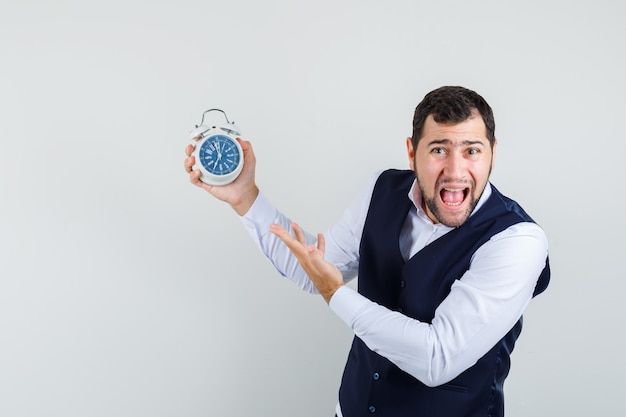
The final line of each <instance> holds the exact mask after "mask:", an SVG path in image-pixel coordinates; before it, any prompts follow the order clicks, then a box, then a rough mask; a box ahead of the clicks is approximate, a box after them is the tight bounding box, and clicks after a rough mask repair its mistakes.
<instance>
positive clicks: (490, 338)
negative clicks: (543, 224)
mask: <svg viewBox="0 0 626 417" xmlns="http://www.w3.org/2000/svg"><path fill="white" fill-rule="evenodd" d="M378 175H380V172H377V173H376V174H375V175H374V176H373V177H372V178H371V180H370V181H369V183H368V185H367V186H366V187H365V188H364V190H362V192H360V193H359V194H358V195H357V197H356V198H355V200H354V201H353V202H352V203H351V204H350V206H349V207H348V208H347V209H346V210H345V211H344V213H343V215H342V216H341V218H340V219H339V221H338V222H337V223H335V224H334V225H332V226H331V227H330V228H329V229H328V231H326V233H324V238H325V240H326V252H325V259H326V260H327V261H328V262H330V263H332V264H334V265H336V266H337V268H339V270H340V271H341V273H342V275H343V277H344V281H345V282H348V281H350V280H352V279H353V278H355V277H356V275H357V272H358V266H359V245H360V241H361V234H362V231H363V226H364V223H365V217H366V215H367V211H368V208H369V202H370V199H371V196H372V192H373V189H374V185H375V183H376V180H377V178H378ZM490 195H491V186H490V185H489V184H487V187H486V188H485V191H484V192H483V195H482V196H481V198H480V200H479V202H478V205H477V206H476V208H475V210H474V212H475V211H476V210H478V209H479V208H480V207H481V206H482V205H483V204H484V203H485V201H486V200H487V199H488V198H489V196H490ZM408 198H409V199H411V201H412V202H413V205H412V207H411V210H410V211H409V214H408V216H407V218H406V220H405V223H404V226H403V228H402V231H401V235H400V242H399V244H400V249H401V251H402V254H403V256H404V258H405V260H407V259H409V258H410V257H412V256H413V255H414V254H415V253H417V252H419V251H420V250H421V249H422V248H424V247H425V246H426V245H428V244H429V243H431V242H433V241H434V240H436V239H438V238H439V237H441V236H443V235H444V234H446V233H448V232H449V231H450V230H453V228H451V227H447V226H444V225H442V224H433V222H432V221H431V220H430V219H429V217H428V216H427V215H426V213H425V211H424V210H423V209H422V204H421V203H422V202H421V194H420V192H419V188H418V187H417V186H416V183H415V182H414V184H413V186H412V187H411V190H410V191H409V194H408ZM241 220H242V221H243V223H244V225H245V226H246V227H247V229H248V231H249V233H250V235H251V236H252V237H253V238H254V239H255V240H256V241H257V243H258V245H259V247H260V249H261V251H262V252H263V253H264V254H265V256H266V257H267V258H268V259H269V260H270V261H271V262H272V264H273V265H274V267H275V268H276V270H277V271H278V272H279V273H280V274H282V275H283V276H286V277H288V278H289V279H290V280H292V281H293V282H294V283H295V284H296V285H298V286H299V287H300V288H302V289H303V290H306V291H309V292H311V293H317V289H316V288H315V286H314V285H313V283H312V282H311V281H310V280H309V278H308V276H307V275H306V273H305V272H304V271H303V270H302V268H301V267H300V265H299V264H298V261H297V260H296V258H295V257H294V256H293V255H292V254H291V252H290V251H289V249H288V248H287V247H286V246H285V245H284V244H283V243H282V241H280V239H278V238H277V237H276V236H275V235H273V234H272V233H270V232H269V227H270V225H271V224H272V223H276V224H280V225H281V226H283V227H285V228H286V229H287V230H291V227H290V223H291V221H290V220H289V219H288V218H287V217H286V216H284V215H283V214H282V213H280V212H279V211H278V210H277V209H276V208H275V207H274V206H272V205H271V204H270V203H269V202H268V200H267V199H266V198H265V196H264V195H263V194H262V193H260V194H259V196H258V197H257V199H256V201H255V202H254V204H253V206H252V207H251V208H250V210H249V211H248V212H247V213H246V214H245V215H244V216H243V217H241ZM306 238H307V241H308V242H310V243H315V241H316V237H315V236H314V235H312V234H310V233H306ZM547 255H548V242H547V239H546V236H545V233H544V232H543V230H542V229H541V228H540V227H539V226H538V225H536V224H535V223H526V222H524V223H518V224H515V225H513V226H510V227H509V228H507V229H506V230H504V231H502V232H500V233H498V234H496V235H494V236H493V237H492V238H491V239H490V240H489V241H487V242H486V243H485V244H483V245H482V246H481V247H480V248H479V249H478V250H477V251H476V252H475V253H474V255H473V256H472V259H471V263H470V268H469V270H468V271H467V272H465V274H463V276H462V277H461V278H460V279H458V280H457V281H456V282H455V283H454V284H453V285H452V288H451V291H450V294H449V295H448V296H447V297H446V299H445V300H444V301H443V302H442V303H441V304H440V305H439V307H438V308H437V310H436V311H435V316H434V318H433V320H432V323H423V322H420V321H418V320H415V319H412V318H410V317H407V316H405V315H403V314H402V313H399V312H396V311H392V310H389V309H388V308H386V307H383V306H381V305H379V304H376V303H375V302H373V301H370V300H369V299H367V298H365V297H363V296H362V295H361V294H359V293H358V292H356V291H354V290H353V289H352V288H350V287H348V286H343V287H341V288H339V289H338V290H337V291H336V292H335V294H334V295H333V297H332V298H331V300H330V308H331V310H332V311H333V312H334V313H335V314H337V315H338V316H339V317H340V318H341V319H342V320H343V321H344V322H345V323H346V324H347V325H348V326H349V327H350V328H351V329H352V331H353V332H354V334H355V335H356V336H358V337H359V338H361V339H362V340H363V342H364V343H365V344H366V345H367V346H368V347H369V348H370V349H371V350H373V351H374V352H376V353H378V354H380V355H382V356H384V357H386V358H387V359H389V360H390V361H391V362H392V363H394V364H395V365H396V366H398V367H399V368H400V369H402V370H404V371H405V372H407V373H409V374H410V375H412V376H413V377H415V378H417V379H418V380H420V381H421V382H422V383H424V384H426V385H428V386H437V385H441V384H444V383H446V382H449V381H450V380H452V379H454V378H455V377H456V376H458V375H459V374H460V373H461V372H463V371H465V370H466V369H468V368H469V367H471V366H472V365H473V364H475V363H476V361H478V359H480V358H481V357H482V356H483V355H485V353H487V352H488V351H489V350H490V349H491V348H492V347H493V346H494V345H495V344H496V343H497V342H498V341H499V340H500V339H501V338H502V337H503V336H504V335H505V334H506V333H507V332H508V331H509V330H510V329H511V328H512V327H513V325H514V324H515V323H516V322H517V321H518V320H519V318H520V317H521V315H522V312H523V311H524V309H525V308H526V306H527V305H528V303H529V301H530V299H531V298H532V294H533V290H534V288H535V284H536V282H537V279H538V277H539V275H540V273H541V271H542V270H543V268H544V266H545V262H546V257H547ZM337 414H338V415H339V416H341V410H340V407H339V405H338V406H337Z"/></svg>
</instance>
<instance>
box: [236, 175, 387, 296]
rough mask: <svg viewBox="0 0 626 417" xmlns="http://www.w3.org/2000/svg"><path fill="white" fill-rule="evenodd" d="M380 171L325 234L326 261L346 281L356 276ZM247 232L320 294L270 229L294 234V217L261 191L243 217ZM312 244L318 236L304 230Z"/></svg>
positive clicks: (285, 270) (279, 266) (280, 266)
mask: <svg viewBox="0 0 626 417" xmlns="http://www.w3.org/2000/svg"><path fill="white" fill-rule="evenodd" d="M378 175H380V172H377V173H375V174H374V175H373V176H372V177H371V178H370V181H369V182H368V183H367V184H366V186H365V187H364V188H363V189H362V190H361V191H360V192H359V193H357V195H356V197H355V198H354V200H353V201H352V203H351V204H350V205H349V206H348V207H347V208H346V209H345V210H344V212H343V214H342V215H341V217H340V218H339V221H338V222H337V223H335V224H333V225H332V226H331V227H330V228H329V229H328V230H327V231H326V232H325V233H324V239H325V241H326V251H325V256H324V258H325V260H326V261H328V262H330V263H332V264H333V265H335V266H337V268H338V269H339V271H341V273H342V275H343V277H344V282H348V281H350V280H352V279H353V278H354V277H356V274H357V272H358V265H359V245H360V241H361V235H362V233H363V225H364V224H365V217H366V215H367V210H368V209H369V201H370V199H371V196H372V192H373V189H374V185H375V183H376V179H377V178H378ZM240 219H241V221H242V223H243V224H244V226H245V227H246V229H247V231H248V233H249V234H250V236H251V237H252V239H254V240H255V241H256V242H257V244H258V246H259V249H260V250H261V252H262V253H263V254H264V255H265V257H266V258H267V259H268V260H269V261H270V262H271V263H272V265H273V266H274V268H275V269H276V271H278V273H279V274H281V275H282V276H284V277H287V278H289V279H290V280H291V281H293V282H294V283H295V284H296V285H297V286H298V287H300V288H301V289H303V290H304V291H308V292H310V293H314V294H317V293H318V291H317V288H315V285H313V283H312V281H311V280H310V279H309V277H308V275H307V274H306V272H304V270H303V269H302V267H301V266H300V264H299V263H298V260H297V259H296V257H295V256H293V254H292V253H291V251H290V250H289V249H288V248H287V246H285V244H284V243H283V242H282V241H281V240H280V239H279V238H278V237H276V235H274V234H273V233H270V231H269V228H270V225H272V224H274V223H275V224H279V225H281V226H282V227H284V228H285V229H287V230H289V232H290V233H293V230H292V228H291V220H290V219H289V218H288V217H287V216H285V215H284V214H283V213H281V212H280V211H278V210H277V209H276V207H274V206H273V205H272V204H271V203H270V202H269V200H268V199H267V198H266V197H265V195H264V194H263V193H259V195H258V197H257V198H256V200H255V201H254V203H253V205H252V207H250V209H249V210H248V212H247V213H246V214H245V215H244V216H241V217H240ZM304 234H305V238H306V241H307V243H309V244H317V236H316V235H313V234H311V233H308V232H307V231H304Z"/></svg>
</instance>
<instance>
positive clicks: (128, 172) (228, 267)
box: [0, 0, 626, 417]
mask: <svg viewBox="0 0 626 417" xmlns="http://www.w3.org/2000/svg"><path fill="white" fill-rule="evenodd" d="M88 3H91V2H81V1H63V0H56V1H54V2H46V1H28V0H20V1H18V0H14V1H12V0H0V60H1V61H0V62H1V63H0V196H1V198H2V203H1V204H0V249H1V250H0V415H2V416H7V417H13V416H25V417H26V416H27V417H31V416H44V415H45V416H63V417H73V416H81V417H82V416H92V417H96V416H112V415H115V416H173V415H176V416H213V415H215V416H218V415H219V416H269V415H273V416H295V415H297V416H330V415H332V413H333V408H334V404H335V401H336V392H337V387H338V385H339V379H340V375H341V372H342V368H343V363H344V360H345V357H346V354H347V351H348V347H349V343H350V340H351V335H350V332H349V330H348V329H347V328H345V326H344V325H343V323H341V322H340V320H339V319H337V318H336V317H335V316H334V315H333V314H332V313H331V312H330V311H329V310H328V308H327V307H326V305H325V303H324V302H323V301H322V299H321V298H319V297H316V296H310V295H307V294H303V293H301V292H299V290H297V289H296V288H295V286H293V285H292V284H290V283H289V282H287V281H286V280H284V279H282V278H280V277H278V276H277V274H276V273H274V271H273V270H272V268H271V267H270V265H269V264H268V263H267V262H266V261H265V260H264V259H263V257H262V256H261V255H260V254H259V253H258V250H257V248H256V247H255V245H254V244H253V243H252V242H251V241H250V240H249V238H248V236H247V234H246V232H245V230H244V229H243V227H242V226H241V225H240V224H239V221H238V219H237V218H236V217H235V215H234V214H233V213H232V212H231V211H230V209H229V208H227V207H225V206H224V205H222V204H220V203H219V202H217V201H215V200H213V199H212V198H210V196H209V195H207V194H206V193H204V192H202V191H201V190H199V189H197V188H195V187H193V186H192V185H190V184H189V182H188V179H187V176H186V174H185V172H184V170H183V168H182V164H183V159H184V147H185V145H186V143H187V132H188V131H189V130H190V129H191V128H193V127H194V125H195V124H197V123H199V121H200V117H201V114H202V112H203V111H204V110H206V109H208V108H212V107H220V108H222V109H224V110H225V111H226V112H227V113H228V115H229V117H230V118H231V119H233V120H235V121H236V122H237V124H238V125H239V126H240V127H241V128H242V129H243V131H244V132H243V133H244V136H245V137H246V138H247V139H249V140H251V141H252V142H253V144H254V147H255V150H256V153H257V158H258V181H259V183H260V185H261V187H262V189H263V190H264V192H265V193H266V194H267V195H268V196H269V197H270V199H272V200H273V201H274V202H275V203H276V204H277V205H278V206H279V207H280V208H281V209H282V210H283V211H285V212H286V213H288V214H290V215H291V216H292V217H293V218H294V219H296V220H298V221H299V222H300V223H302V224H303V225H304V226H305V227H307V228H308V229H310V230H311V231H322V230H323V229H325V228H326V227H327V226H328V224H329V223H330V222H332V221H333V220H335V219H336V218H337V216H338V215H339V213H340V212H341V210H342V209H343V208H344V206H345V204H346V203H347V201H348V200H349V199H350V198H351V197H352V196H353V193H354V192H355V190H356V189H357V188H358V187H360V186H361V185H362V184H363V183H364V182H365V180H366V179H367V178H368V176H369V175H370V174H371V173H372V172H373V171H374V170H376V169H380V168H386V167H390V166H393V167H399V168H404V167H406V166H407V164H406V161H405V156H404V155H405V153H404V152H405V151H404V139H405V137H406V136H408V135H410V134H411V118H412V113H413V109H414V107H415V105H416V104H417V103H418V102H419V100H420V99H421V98H422V97H423V95H424V94H425V93H427V92H428V91H430V90H431V89H433V88H436V87H439V86H441V85H450V84H457V85H464V86H466V87H469V88H472V89H475V90H476V91H478V92H479V93H481V94H482V95H483V96H484V97H485V98H486V99H487V100H488V101H489V102H490V104H491V105H492V107H493V108H494V110H495V114H496V122H497V129H496V133H497V136H498V137H499V140H500V144H499V149H498V159H497V164H496V168H495V171H494V174H493V177H492V179H493V182H494V183H495V184H496V186H498V188H499V189H500V190H501V191H503V192H505V193H506V194H508V195H509V196H511V197H514V198H516V199H517V200H518V201H520V202H521V203H522V204H523V205H524V206H525V208H526V209H527V210H528V211H529V212H530V213H531V215H532V216H533V217H534V218H535V219H536V220H537V221H538V222H539V223H540V224H541V225H542V226H544V228H545V229H546V231H547V233H548V235H549V238H550V243H551V261H552V268H553V280H552V285H551V287H550V289H549V291H548V292H547V293H545V294H544V295H542V296H541V297H539V298H537V299H536V300H534V301H533V303H532V304H531V306H530V307H529V310H528V312H527V314H526V322H525V326H526V327H525V330H524V332H523V333H522V337H521V339H520V341H519V343H518V346H517V348H516V351H515V352H514V354H513V368H512V370H511V375H510V377H509V379H508V382H507V411H508V416H510V417H521V416H535V417H538V416H549V415H550V416H553V415H564V416H589V415H623V414H624V412H625V411H626V406H624V403H623V401H622V398H621V397H622V396H623V393H624V392H625V382H624V377H623V375H624V373H625V372H626V360H624V355H623V352H624V350H625V346H624V345H625V342H624V337H623V336H622V327H623V323H624V321H625V320H626V313H625V312H624V311H625V309H624V307H623V298H624V296H623V294H624V290H625V288H626V281H625V277H624V272H623V267H622V261H623V257H624V243H623V236H624V233H625V232H626V227H625V224H624V214H623V213H624V203H625V198H624V196H623V193H624V178H623V177H624V176H623V171H624V170H623V165H624V154H625V146H624V139H625V134H624V132H625V130H624V127H623V120H624V116H623V115H624V111H625V110H626V106H625V104H624V97H625V94H626V83H625V81H624V77H623V74H624V73H626V64H625V55H626V53H625V48H624V39H626V29H625V27H624V25H623V16H624V8H625V7H624V5H623V3H622V2H619V1H617V0H613V1H611V0H596V1H593V2H591V1H580V0H575V1H564V0H563V1H526V2H515V3H513V2H498V1H484V2H467V1H437V2H435V1H417V0H411V1H408V0H405V1H395V2H382V1H379V0H377V1H373V0H361V1H330V0H317V1H314V2H297V1H292V0H274V1H269V2H255V1H253V0H229V1H215V0H206V1H198V0H178V1H175V2H174V1H173V2H169V3H168V2H165V1H143V2H141V1H132V0H124V1H117V0H110V1H108V2H97V3H95V2H93V4H88ZM620 166H621V167H622V168H620Z"/></svg>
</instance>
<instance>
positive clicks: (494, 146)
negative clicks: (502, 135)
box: [491, 139, 498, 169]
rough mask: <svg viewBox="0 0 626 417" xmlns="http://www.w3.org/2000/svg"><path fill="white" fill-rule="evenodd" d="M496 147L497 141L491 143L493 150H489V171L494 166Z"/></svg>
mask: <svg viewBox="0 0 626 417" xmlns="http://www.w3.org/2000/svg"><path fill="white" fill-rule="evenodd" d="M497 147H498V139H496V140H495V141H494V142H493V148H491V169H493V167H495V166H496V148H497Z"/></svg>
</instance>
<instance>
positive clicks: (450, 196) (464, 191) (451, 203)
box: [439, 188, 469, 208]
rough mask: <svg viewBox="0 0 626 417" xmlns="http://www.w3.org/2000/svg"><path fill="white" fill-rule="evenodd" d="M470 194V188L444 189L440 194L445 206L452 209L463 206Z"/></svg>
mask: <svg viewBox="0 0 626 417" xmlns="http://www.w3.org/2000/svg"><path fill="white" fill-rule="evenodd" d="M468 194H469V188H443V189H442V190H441V191H440V192H439V195H440V197H441V201H443V204H445V205H446V206H447V207H450V208H454V207H458V206H460V205H461V204H463V202H464V201H465V199H466V198H467V195H468Z"/></svg>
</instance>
